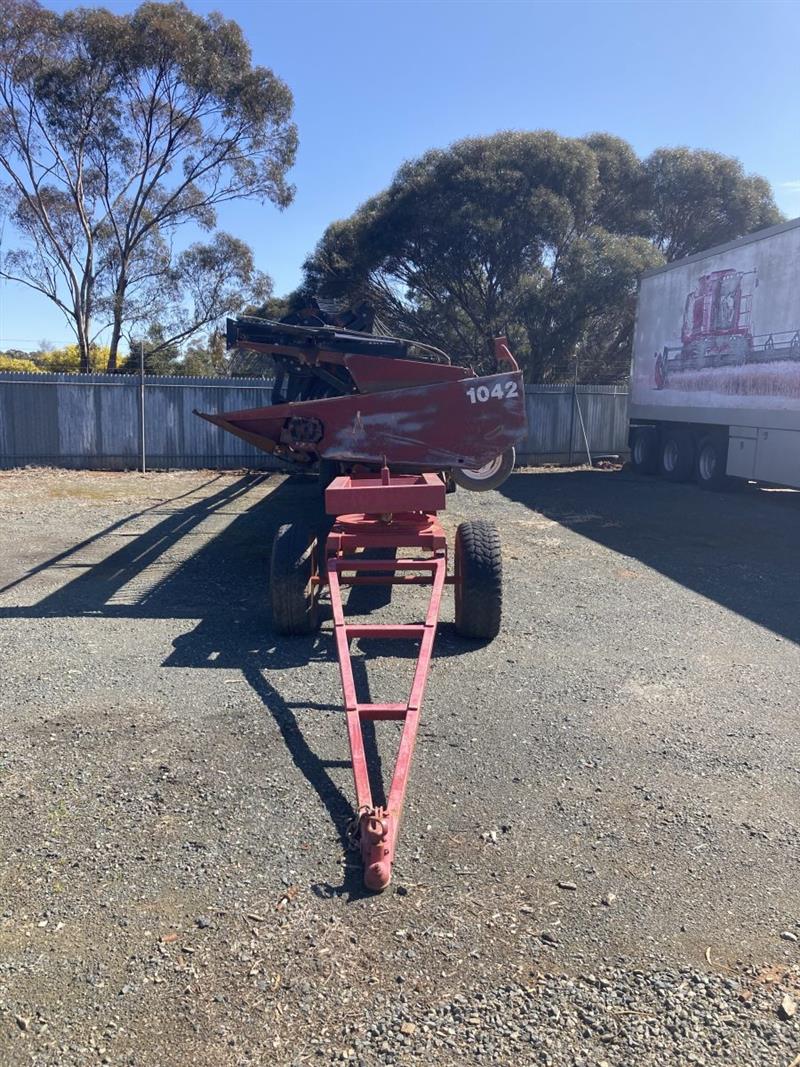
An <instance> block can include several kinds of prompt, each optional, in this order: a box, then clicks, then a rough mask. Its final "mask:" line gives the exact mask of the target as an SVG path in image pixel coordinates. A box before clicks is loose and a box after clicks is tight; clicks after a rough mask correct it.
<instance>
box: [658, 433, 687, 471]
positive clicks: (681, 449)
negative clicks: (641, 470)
mask: <svg viewBox="0 0 800 1067" xmlns="http://www.w3.org/2000/svg"><path fill="white" fill-rule="evenodd" d="M659 469H660V471H661V473H662V475H663V476H664V477H665V478H666V479H667V480H668V481H670V482H688V481H689V479H690V478H691V477H692V474H693V473H694V443H693V442H692V437H691V434H689V433H688V431H686V430H681V429H677V430H667V431H666V432H665V434H664V436H663V437H662V439H661V452H660V455H659Z"/></svg>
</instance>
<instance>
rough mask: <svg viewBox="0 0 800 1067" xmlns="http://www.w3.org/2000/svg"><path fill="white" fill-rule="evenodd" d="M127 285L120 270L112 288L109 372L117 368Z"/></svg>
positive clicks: (123, 273) (112, 372)
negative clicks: (114, 286) (112, 313)
mask: <svg viewBox="0 0 800 1067" xmlns="http://www.w3.org/2000/svg"><path fill="white" fill-rule="evenodd" d="M127 285H128V278H127V275H126V274H125V271H124V270H123V271H121V272H120V276H119V279H118V280H117V287H116V289H115V290H114V321H113V325H112V328H111V340H110V341H109V344H108V365H107V366H106V371H107V372H108V373H109V374H115V373H116V370H117V350H118V349H119V342H120V338H121V337H122V309H123V307H124V304H125V289H126V288H127Z"/></svg>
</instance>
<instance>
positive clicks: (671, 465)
mask: <svg viewBox="0 0 800 1067" xmlns="http://www.w3.org/2000/svg"><path fill="white" fill-rule="evenodd" d="M677 466H678V446H677V444H676V442H675V441H667V443H666V444H665V445H664V470H665V471H670V472H671V471H674V470H675V468H676V467H677Z"/></svg>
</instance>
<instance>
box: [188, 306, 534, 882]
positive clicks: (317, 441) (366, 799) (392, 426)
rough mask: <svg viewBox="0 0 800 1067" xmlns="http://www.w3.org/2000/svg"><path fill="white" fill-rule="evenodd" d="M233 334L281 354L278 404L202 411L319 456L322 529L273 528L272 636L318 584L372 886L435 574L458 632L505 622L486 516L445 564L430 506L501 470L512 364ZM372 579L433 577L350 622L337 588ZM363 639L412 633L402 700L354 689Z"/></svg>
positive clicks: (398, 774)
mask: <svg viewBox="0 0 800 1067" xmlns="http://www.w3.org/2000/svg"><path fill="white" fill-rule="evenodd" d="M228 343H229V346H236V347H239V348H241V347H245V348H248V349H250V350H252V351H255V352H261V353H264V354H266V355H268V356H270V357H271V358H272V359H273V360H274V361H275V365H276V370H277V378H276V384H275V387H274V390H273V401H274V403H273V404H272V405H271V406H269V407H265V408H258V409H255V410H252V411H235V412H226V413H223V414H219V415H210V414H204V415H203V418H205V419H208V420H209V421H210V422H213V423H215V424H216V425H218V426H221V427H222V428H223V429H225V430H228V431H229V432H231V433H233V434H236V435H237V436H238V437H241V438H244V439H245V440H246V441H250V442H251V443H252V444H254V445H256V446H257V447H258V448H261V449H264V450H265V451H267V452H271V453H273V454H274V455H276V456H278V457H280V458H281V459H283V460H288V461H290V462H293V463H295V464H296V465H298V466H300V467H305V468H311V467H313V466H314V465H317V466H318V467H319V470H320V475H321V480H322V482H323V484H327V488H326V491H325V510H326V512H327V513H328V514H329V515H331V516H333V517H334V523H333V526H332V529H331V530H330V532H329V533H328V534H327V537H325V538H324V539H322V538H321V537H320V536H319V535H318V533H317V531H316V530H313V529H307V528H305V527H303V526H302V525H300V524H298V523H292V524H289V525H285V526H281V527H280V529H279V530H278V533H277V535H276V537H275V541H274V544H273V548H272V560H271V573H270V594H271V601H272V621H273V628H274V629H275V630H276V631H277V632H278V633H280V634H285V635H298V634H309V633H313V632H314V631H315V630H316V629H317V628H318V626H319V621H320V617H319V600H320V594H321V593H322V592H323V590H325V589H327V591H328V594H329V596H330V604H331V610H332V614H333V627H334V636H335V641H336V651H337V655H338V659H339V669H340V673H341V681H342V689H343V693H344V705H345V713H346V716H347V730H348V737H349V741H350V750H351V755H352V763H353V775H354V778H355V789H356V797H357V804H356V815H355V819H354V826H353V830H354V839H355V840H356V841H357V843H358V846H359V847H360V850H361V855H362V859H363V863H364V882H365V884H366V886H367V887H368V888H369V889H372V890H381V889H384V888H385V887H386V886H387V885H388V884H389V881H390V879H391V874H392V863H393V861H394V853H395V846H396V843H397V834H398V828H399V824H400V816H401V813H402V809H403V801H404V798H405V793H406V785H407V783H408V774H409V770H410V766H411V757H412V754H413V751H414V744H415V740H416V734H417V727H418V724H419V716H420V709H421V706H422V697H423V693H424V690H425V683H426V681H427V676H428V668H429V666H430V660H431V653H432V650H433V642H434V638H435V636H436V627H437V623H438V619H439V610H440V607H441V601H442V594H443V590H444V586H445V585H446V584H450V585H453V586H454V590H455V623H456V629H457V630H458V631H459V633H461V634H463V635H465V636H467V637H471V638H475V639H479V640H490V639H491V638H493V637H495V636H496V635H497V633H498V631H499V628H500V612H501V604H502V573H501V557H500V538H499V534H498V531H497V529H496V527H495V526H494V524H493V523H491V522H488V521H486V520H477V521H470V522H463V523H461V525H460V526H459V527H458V529H457V531H456V537H455V550H454V553H453V566H452V568H449V567H448V563H449V552H448V544H447V538H446V535H445V533H444V530H443V529H442V527H441V525H440V523H439V521H438V519H437V515H436V513H437V512H438V511H441V510H443V509H444V506H445V494H446V484H445V483H446V480H447V479H448V478H450V477H452V479H453V480H454V481H455V482H457V483H458V484H459V485H463V486H465V487H467V488H477V489H488V488H494V487H495V486H497V485H499V484H500V482H501V481H503V480H504V479H505V478H506V477H507V476H508V474H509V473H510V472H511V469H512V468H513V465H514V445H515V443H516V442H517V441H518V440H519V439H520V438H521V437H523V436H524V434H525V432H526V429H527V427H526V420H525V397H524V387H523V382H522V374H521V372H520V370H519V368H518V367H517V364H516V362H515V361H514V357H513V356H512V355H511V352H510V351H509V348H508V344H507V342H506V339H505V338H498V339H497V340H496V341H495V345H494V352H495V358H496V361H497V364H498V373H496V374H489V375H484V376H477V375H476V374H475V373H474V372H473V371H472V370H470V369H469V368H465V367H457V366H453V365H452V364H451V363H450V360H449V359H448V358H447V356H445V355H444V353H442V352H440V351H438V350H437V349H434V348H431V347H429V346H425V345H419V344H416V343H414V342H409V341H403V340H399V339H396V338H391V337H376V336H374V335H373V334H369V333H365V332H360V331H355V330H353V329H352V328H351V329H346V328H342V327H341V326H336V325H330V324H312V325H309V324H308V323H275V322H268V321H265V320H261V319H251V318H240V319H237V320H229V323H228ZM415 354H416V355H417V358H414V356H415ZM328 483H329V484H328ZM376 550H377V551H376ZM376 554H377V555H379V556H382V557H383V558H378V559H376V558H374V557H375V555H376ZM378 584H382V585H426V586H429V587H430V600H429V604H428V609H427V611H426V612H425V617H424V619H423V620H422V621H419V622H415V623H412V624H401V625H386V624H380V625H375V624H367V625H362V624H353V623H351V622H349V621H348V620H347V619H346V618H345V614H344V605H343V600H342V587H344V586H354V585H378ZM363 638H381V639H384V640H385V639H396V640H412V641H418V642H419V652H418V658H417V664H416V668H415V670H414V675H413V681H412V683H411V692H410V694H409V697H408V699H407V701H405V703H363V702H360V701H359V700H358V697H357V694H356V687H355V681H354V677H353V669H352V664H351V659H350V642H351V641H354V640H358V639H363ZM386 719H395V720H401V721H402V722H403V731H402V735H401V738H400V745H399V749H398V755H397V762H396V765H395V771H394V775H393V777H392V782H391V786H390V789H389V793H388V800H387V803H386V804H385V806H384V805H376V804H375V803H374V801H373V796H372V787H371V783H370V776H369V771H368V768H367V761H366V756H365V751H364V740H363V736H362V723H363V722H364V721H366V720H372V721H375V720H386Z"/></svg>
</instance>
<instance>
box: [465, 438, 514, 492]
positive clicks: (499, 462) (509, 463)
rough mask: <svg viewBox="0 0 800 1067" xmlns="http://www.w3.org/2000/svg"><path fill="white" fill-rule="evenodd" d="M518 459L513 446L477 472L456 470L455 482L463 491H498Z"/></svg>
mask: <svg viewBox="0 0 800 1067" xmlns="http://www.w3.org/2000/svg"><path fill="white" fill-rule="evenodd" d="M516 458H517V453H516V451H515V449H514V446H513V445H512V446H511V448H507V449H506V450H505V452H501V453H500V455H499V456H495V457H494V459H491V460H489V462H488V463H484V465H483V466H482V467H477V468H476V469H475V470H460V469H459V468H458V467H456V468H454V470H453V481H454V482H455V483H456V485H460V486H461V488H462V489H470V490H472V492H477V493H484V492H486V491H487V490H488V489H496V488H497V487H498V485H502V484H503V482H504V481H505V480H506V478H507V477H508V476H509V474H511V472H512V471H513V469H514V463H515V462H516Z"/></svg>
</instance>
